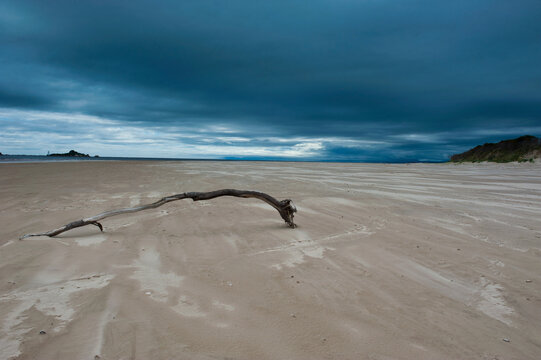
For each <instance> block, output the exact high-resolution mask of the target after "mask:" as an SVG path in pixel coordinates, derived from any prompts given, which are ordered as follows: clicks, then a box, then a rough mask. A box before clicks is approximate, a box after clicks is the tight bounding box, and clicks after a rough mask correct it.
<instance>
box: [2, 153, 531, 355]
mask: <svg viewBox="0 0 541 360" xmlns="http://www.w3.org/2000/svg"><path fill="white" fill-rule="evenodd" d="M220 188H238V189H248V190H259V191H263V192H266V193H269V194H271V195H273V196H275V197H277V198H279V199H283V198H291V199H293V200H294V202H295V204H296V205H297V208H298V209H299V212H298V214H297V216H296V218H295V220H296V222H297V223H298V225H299V227H298V228H297V229H290V228H288V227H287V226H286V225H285V224H284V222H283V221H282V220H281V218H280V217H279V215H278V213H277V212H276V211H275V210H274V209H272V208H271V207H269V206H267V205H266V204H264V203H261V202H259V201H258V200H255V199H238V198H219V199H214V200H211V201H208V202H195V203H194V202H191V201H189V200H186V201H178V202H173V203H170V204H167V205H164V206H163V207H160V208H158V209H155V210H149V211H146V212H140V213H135V214H131V215H126V216H119V217H117V218H111V219H107V220H105V221H104V222H103V225H104V226H105V232H104V233H99V230H98V229H97V228H94V227H92V228H91V227H87V228H81V229H76V230H73V231H70V232H67V233H65V234H62V235H60V236H58V237H56V238H44V237H43V238H42V237H38V238H30V239H27V240H24V241H19V240H17V238H18V237H19V236H20V235H22V234H25V233H30V232H38V231H44V230H49V229H52V228H54V227H57V226H59V225H63V224H64V223H66V222H68V221H72V220H76V219H78V218H82V217H84V216H89V215H94V214H97V213H99V212H102V211H104V210H109V209H115V208H120V207H125V206H135V205H138V204H141V203H146V202H152V201H154V200H156V199H158V198H160V197H162V196H165V195H170V194H175V193H179V192H185V191H210V190H215V189H220ZM0 193H1V197H0V199H1V200H2V201H1V202H0V219H1V223H2V227H1V230H0V234H1V237H0V359H12V358H19V359H94V358H95V356H99V358H101V359H540V358H541V311H539V309H540V308H541V221H539V219H540V218H541V202H540V201H539V200H540V199H541V167H540V165H539V164H520V165H519V164H476V165H453V164H414V165H383V164H318V163H272V162H269V163H267V162H206V161H205V162H106V161H104V162H77V163H41V164H37V163H36V164H0ZM42 330H43V331H45V332H46V333H45V334H40V331H42ZM504 339H506V340H509V341H504Z"/></svg>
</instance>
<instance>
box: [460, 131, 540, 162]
mask: <svg viewBox="0 0 541 360" xmlns="http://www.w3.org/2000/svg"><path fill="white" fill-rule="evenodd" d="M539 157H541V139H538V138H536V137H535V136H531V135H525V136H521V137H519V138H516V139H512V140H503V141H500V142H499V143H486V144H484V145H479V146H476V147H474V148H473V149H470V150H468V151H466V152H463V153H462V154H456V155H453V156H451V162H481V161H491V162H499V163H505V162H512V161H518V162H526V161H530V162H533V161H534V159H535V158H539Z"/></svg>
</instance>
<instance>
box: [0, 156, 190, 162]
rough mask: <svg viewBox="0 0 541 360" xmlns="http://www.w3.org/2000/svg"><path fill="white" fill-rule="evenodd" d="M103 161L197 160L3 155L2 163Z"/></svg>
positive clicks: (1, 157)
mask: <svg viewBox="0 0 541 360" xmlns="http://www.w3.org/2000/svg"><path fill="white" fill-rule="evenodd" d="M103 160H139V161H141V160H152V161H179V160H195V159H171V158H138V157H106V156H100V157H74V156H46V155H5V154H4V155H2V156H0V163H33V162H67V161H103Z"/></svg>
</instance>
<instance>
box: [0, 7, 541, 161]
mask: <svg viewBox="0 0 541 360" xmlns="http://www.w3.org/2000/svg"><path fill="white" fill-rule="evenodd" d="M0 13H1V15H0V41H1V45H2V52H1V53H0V61H1V65H2V66H1V68H0V106H2V107H4V108H12V109H18V110H24V109H27V110H32V111H50V112H58V113H74V114H85V115H89V116H96V117H101V118H105V119H109V120H112V121H117V123H115V124H116V125H117V126H123V125H122V124H125V126H130V127H133V126H135V127H141V128H156V127H158V128H159V127H162V128H168V127H171V130H170V132H175V131H178V132H179V133H182V132H184V133H185V132H186V127H188V128H189V129H191V131H195V132H196V131H197V129H207V130H208V129H210V128H209V127H210V126H222V127H223V128H224V131H229V130H230V129H235V134H236V137H237V140H238V138H242V139H244V140H242V141H240V144H239V146H244V147H246V148H250V147H253V148H254V149H255V148H256V147H257V148H258V149H259V147H266V148H272V147H273V146H274V147H276V146H280V143H279V142H277V141H269V140H265V141H262V140H261V139H260V138H262V137H264V136H267V137H274V138H281V139H282V140H283V141H284V142H285V143H287V144H288V145H289V146H291V148H290V150H291V154H296V151H301V152H302V151H305V152H306V154H308V155H309V156H312V157H313V158H319V159H329V158H335V159H340V160H378V159H379V160H386V161H392V160H404V159H412V160H414V159H429V160H436V159H444V158H445V157H446V156H448V155H450V154H451V153H452V152H454V151H462V150H465V149H466V148H467V147H469V146H471V145H476V144H477V143H479V142H484V141H486V140H488V139H490V140H492V139H493V138H494V137H497V136H499V135H498V134H500V135H513V134H515V133H516V135H522V133H520V132H521V131H524V130H530V131H531V132H533V135H540V134H541V91H540V90H541V69H540V68H539V66H538V64H539V63H541V45H540V44H541V41H540V40H541V36H540V35H539V34H541V22H539V21H538V19H539V18H541V3H540V2H539V1H521V2H518V3H517V2H514V3H511V2H509V1H499V0H483V1H454V2H441V1H413V2H401V1H391V0H389V1H385V0H383V1H373V0H367V1H344V0H342V1H317V0H316V1H311V2H305V1H303V2H301V1H272V2H258V1H246V0H245V1H227V2H223V1H170V2H159V3H156V2H150V1H148V2H145V1H78V2H73V1H47V2H44V1H7V2H4V3H3V5H0ZM168 129H169V128H168ZM174 129H177V130H174ZM179 129H180V130H179ZM227 129H229V130H227ZM21 131H22V130H21ZM207 134H208V138H207V139H206V140H205V141H206V142H207V143H212V144H215V145H223V142H222V141H221V140H220V138H223V137H224V132H222V133H220V132H219V131H217V132H214V131H211V130H208V131H207ZM504 137H506V136H504ZM296 138H301V140H299V141H297V140H294V139H296ZM246 139H250V141H246ZM288 139H289V140H288ZM318 139H319V140H318ZM329 139H333V140H332V141H331V140H329ZM203 140H204V139H202V140H201V141H203ZM371 140H372V141H373V140H378V141H381V143H380V144H379V145H374V144H372V145H371V146H365V145H366V143H363V141H364V142H366V141H371ZM496 140H498V139H496ZM348 141H353V142H355V141H357V143H349V144H348ZM306 143H311V144H312V145H310V146H305V145H302V144H306ZM194 144H195V143H194ZM317 144H320V145H317ZM352 144H356V145H352ZM359 144H360V145H359ZM296 145H298V147H297V148H293V146H296ZM96 151H98V150H96ZM277 153H279V152H277ZM209 154H210V153H209ZM256 154H257V152H256ZM221 156H226V154H222V155H221ZM255 156H257V155H255ZM262 156H263V157H264V156H266V155H262Z"/></svg>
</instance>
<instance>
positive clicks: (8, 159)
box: [0, 154, 446, 164]
mask: <svg viewBox="0 0 541 360" xmlns="http://www.w3.org/2000/svg"><path fill="white" fill-rule="evenodd" d="M103 160H109V161H110V160H122V161H279V162H325V163H329V162H331V163H332V162H336V163H376V164H406V163H443V162H446V160H440V161H434V160H399V161H397V160H394V161H385V160H381V161H366V160H365V161H360V160H299V159H289V158H287V159H284V158H271V159H258V158H226V159H190V158H145V157H107V156H100V157H74V156H46V155H6V154H4V155H1V156H0V164H1V163H35V162H69V161H72V162H73V161H103Z"/></svg>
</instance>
